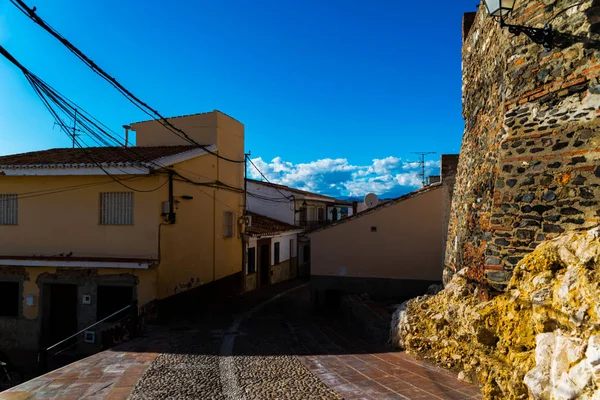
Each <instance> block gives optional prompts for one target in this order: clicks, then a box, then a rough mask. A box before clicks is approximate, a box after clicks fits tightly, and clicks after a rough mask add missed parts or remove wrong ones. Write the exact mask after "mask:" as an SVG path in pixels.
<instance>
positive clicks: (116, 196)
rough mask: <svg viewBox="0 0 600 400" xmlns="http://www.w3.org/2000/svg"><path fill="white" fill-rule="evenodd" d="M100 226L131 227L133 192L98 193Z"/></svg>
mask: <svg viewBox="0 0 600 400" xmlns="http://www.w3.org/2000/svg"><path fill="white" fill-rule="evenodd" d="M100 224H101V225H133V192H105V193H100Z"/></svg>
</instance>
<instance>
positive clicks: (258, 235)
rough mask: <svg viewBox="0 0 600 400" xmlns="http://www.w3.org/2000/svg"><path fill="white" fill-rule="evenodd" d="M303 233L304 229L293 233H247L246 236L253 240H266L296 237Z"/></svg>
mask: <svg viewBox="0 0 600 400" xmlns="http://www.w3.org/2000/svg"><path fill="white" fill-rule="evenodd" d="M302 232H304V229H297V230H294V231H282V232H268V233H251V232H250V233H247V235H248V236H250V237H251V238H255V239H268V238H274V237H277V236H286V235H296V234H298V233H302Z"/></svg>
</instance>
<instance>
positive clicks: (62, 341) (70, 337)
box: [43, 303, 135, 351]
mask: <svg viewBox="0 0 600 400" xmlns="http://www.w3.org/2000/svg"><path fill="white" fill-rule="evenodd" d="M134 305H135V303H132V304H129V305H128V306H126V307H123V308H121V309H120V310H119V311H116V312H114V313H112V314H110V315H109V316H108V317H105V318H103V319H101V320H100V321H98V322H95V323H93V324H92V325H90V326H88V327H86V328H83V329H82V330H80V331H79V332H77V333H75V334H73V335H71V336H69V337H68V338H66V339H64V340H61V341H60V342H58V343H56V344H53V345H52V346H50V347H48V348H47V349H44V350H43V351H48V350H50V349H53V348H55V347H56V346H58V345H60V344H63V343H64V342H66V341H68V340H71V339H73V338H74V337H76V336H77V335H79V334H80V333H83V332H85V331H87V330H88V329H90V328H93V327H95V326H96V325H98V324H101V323H102V322H104V321H106V320H107V319H109V318H112V317H114V316H115V315H117V314H119V313H121V312H123V311H125V310H127V309H128V308H129V307H133V306H134Z"/></svg>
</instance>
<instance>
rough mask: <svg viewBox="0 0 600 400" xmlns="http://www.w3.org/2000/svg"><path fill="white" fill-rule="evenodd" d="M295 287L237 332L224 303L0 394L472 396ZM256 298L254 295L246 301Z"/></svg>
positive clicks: (475, 395) (474, 391) (451, 377)
mask: <svg viewBox="0 0 600 400" xmlns="http://www.w3.org/2000/svg"><path fill="white" fill-rule="evenodd" d="M281 288H282V289H280V291H283V290H284V289H289V288H290V285H289V284H288V285H286V286H282V287H281ZM305 289H306V290H304V289H300V290H295V291H294V292H293V293H291V294H289V295H286V296H283V297H281V298H279V299H277V300H276V301H274V302H272V303H271V304H269V305H268V306H265V307H263V308H262V309H260V311H258V312H255V313H250V315H251V317H249V318H248V319H247V320H244V322H243V323H242V324H241V325H240V328H239V332H229V331H228V330H227V328H228V326H229V324H230V323H231V322H232V320H233V318H234V315H235V312H234V311H233V310H232V309H230V310H229V312H223V310H221V311H218V312H214V315H212V316H203V317H202V318H198V319H197V320H196V321H195V322H190V321H188V322H187V323H186V324H184V325H180V326H173V325H171V326H169V327H161V328H158V327H157V328H154V329H153V331H152V332H151V335H149V336H148V337H145V338H139V339H136V340H133V341H131V342H129V343H126V344H124V345H121V346H118V347H115V348H114V349H112V350H109V351H105V352H102V353H99V354H96V355H94V356H91V357H88V358H86V359H84V360H81V361H78V362H76V363H73V364H70V365H68V366H66V367H64V368H61V369H59V370H56V371H53V372H51V373H49V374H46V375H43V376H40V377H38V378H36V379H33V380H31V381H29V382H26V383H24V384H22V385H19V386H17V387H15V388H12V389H10V390H9V391H6V392H3V393H0V399H19V400H21V399H23V400H24V399H42V398H53V399H93V400H96V399H127V398H129V399H167V398H168V399H198V398H202V399H225V400H229V399H236V400H237V399H238V398H243V399H245V400H253V399H275V398H277V399H283V398H285V399H298V400H304V399H311V398H315V399H340V398H343V399H347V400H357V399H373V400H379V399H383V400H385V399H403V400H406V399H438V400H439V399H449V400H454V399H480V398H481V397H480V395H479V390H478V388H477V387H476V386H474V385H468V384H466V383H463V382H460V381H458V380H457V378H456V373H452V372H449V371H446V370H444V369H441V368H438V367H436V366H432V365H430V364H428V363H426V362H423V361H420V360H417V359H414V358H412V357H411V356H409V355H407V354H405V353H401V352H391V351H390V350H389V349H388V348H386V347H385V345H382V344H381V343H376V341H374V340H369V338H366V337H363V336H361V335H360V334H358V333H357V332H354V329H353V327H352V326H347V325H345V324H344V323H343V321H341V320H339V319H337V318H335V317H332V316H324V317H315V316H313V315H311V313H310V312H309V301H308V300H309V298H308V290H307V289H308V288H305ZM270 290H272V291H273V293H277V292H276V291H275V290H274V289H270ZM262 296H263V297H262V298H261V295H260V294H258V295H255V297H257V299H258V300H256V299H255V301H254V304H257V303H259V302H260V301H263V300H264V298H265V295H264V294H263V295H262ZM248 299H252V297H248V298H246V299H244V300H248ZM245 302H246V303H248V304H250V303H251V302H250V301H245ZM251 307H252V305H251V304H250V305H248V308H247V309H246V310H248V309H249V308H251ZM235 308H236V309H239V308H240V306H239V305H236V306H235ZM238 311H239V310H238ZM231 334H234V335H235V336H236V341H235V346H234V347H233V353H232V355H231V357H229V359H230V360H231V368H229V369H228V370H230V371H234V375H235V376H234V377H233V379H234V381H235V385H236V386H237V392H236V395H235V396H232V394H231V393H228V392H227V391H225V390H224V388H225V386H224V382H226V381H227V380H224V379H223V365H222V364H223V359H224V357H222V356H221V354H220V351H219V349H220V347H221V344H222V341H223V340H224V338H225V337H228V336H229V335H231ZM226 369H227V368H226ZM229 379H231V377H229ZM229 383H231V382H230V381H229ZM229 389H231V388H229ZM238 394H241V397H236V396H237V395H238Z"/></svg>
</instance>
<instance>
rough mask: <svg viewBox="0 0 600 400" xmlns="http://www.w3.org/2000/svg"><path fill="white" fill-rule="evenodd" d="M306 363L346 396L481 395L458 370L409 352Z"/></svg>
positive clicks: (309, 359)
mask: <svg viewBox="0 0 600 400" xmlns="http://www.w3.org/2000/svg"><path fill="white" fill-rule="evenodd" d="M301 361H302V363H303V364H304V365H305V366H306V367H307V368H308V369H309V370H310V371H311V372H312V373H314V374H315V375H316V376H317V377H318V378H319V379H320V380H321V381H322V382H323V383H325V384H326V385H328V386H329V387H330V388H331V389H333V390H334V391H335V392H336V393H338V394H340V395H342V396H343V398H344V399H347V400H354V399H382V400H383V399H386V400H387V399H390V400H391V399H452V400H454V399H481V398H482V397H481V395H480V394H479V389H478V388H477V387H475V386H473V385H469V384H466V383H463V382H460V381H458V380H457V379H456V374H454V373H450V372H448V371H445V370H443V369H441V368H436V367H434V366H431V365H429V364H427V363H424V362H421V361H418V360H415V359H414V358H412V357H410V356H408V355H407V354H405V353H378V354H357V355H352V354H347V355H327V356H304V357H301Z"/></svg>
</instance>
